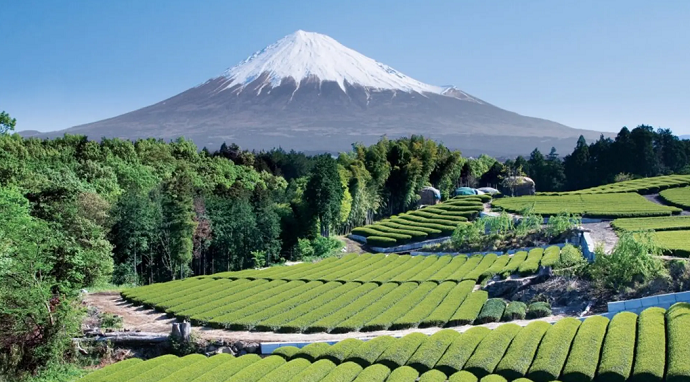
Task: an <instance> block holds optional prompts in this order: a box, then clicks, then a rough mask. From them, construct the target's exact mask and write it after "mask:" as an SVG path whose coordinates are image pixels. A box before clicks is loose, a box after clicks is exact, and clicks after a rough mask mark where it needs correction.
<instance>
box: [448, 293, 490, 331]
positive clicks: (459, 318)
mask: <svg viewBox="0 0 690 382" xmlns="http://www.w3.org/2000/svg"><path fill="white" fill-rule="evenodd" d="M488 298H489V294H488V293H487V292H486V291H483V290H479V291H476V292H473V293H471V294H470V295H469V296H468V297H467V298H466V299H465V301H463V303H462V305H460V308H458V310H457V311H456V312H455V314H453V316H452V317H451V319H450V321H448V324H447V325H448V326H459V325H467V324H471V323H473V322H474V320H476V319H477V316H478V315H479V312H480V311H481V310H482V307H483V306H484V303H485V302H486V300H487V299H488Z"/></svg>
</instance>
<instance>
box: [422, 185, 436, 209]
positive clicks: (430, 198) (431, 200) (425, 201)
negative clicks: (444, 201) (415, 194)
mask: <svg viewBox="0 0 690 382" xmlns="http://www.w3.org/2000/svg"><path fill="white" fill-rule="evenodd" d="M440 201H441V191H439V190H438V189H436V188H433V187H424V188H422V190H421V191H419V204H420V205H429V206H430V205H434V204H437V203H438V202H440Z"/></svg>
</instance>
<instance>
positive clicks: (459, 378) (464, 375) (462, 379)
mask: <svg viewBox="0 0 690 382" xmlns="http://www.w3.org/2000/svg"><path fill="white" fill-rule="evenodd" d="M477 381H479V378H477V377H476V376H475V375H474V374H472V373H470V372H469V371H464V370H463V371H458V372H457V373H455V374H453V375H451V376H450V378H448V382H477Z"/></svg>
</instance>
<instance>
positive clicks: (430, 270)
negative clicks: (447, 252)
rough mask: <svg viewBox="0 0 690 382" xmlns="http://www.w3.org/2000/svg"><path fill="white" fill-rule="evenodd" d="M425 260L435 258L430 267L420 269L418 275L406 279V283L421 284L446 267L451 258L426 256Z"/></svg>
mask: <svg viewBox="0 0 690 382" xmlns="http://www.w3.org/2000/svg"><path fill="white" fill-rule="evenodd" d="M427 258H435V259H436V261H434V262H433V264H432V265H431V266H428V267H426V268H424V269H422V270H421V271H420V272H419V273H417V274H415V275H414V276H412V277H408V279H407V280H406V281H416V282H419V283H421V282H423V281H427V280H429V279H430V278H431V277H432V276H434V275H436V274H437V273H439V272H440V271H441V270H443V269H444V268H446V267H448V266H449V264H450V262H451V260H452V259H453V256H427Z"/></svg>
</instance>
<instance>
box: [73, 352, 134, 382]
mask: <svg viewBox="0 0 690 382" xmlns="http://www.w3.org/2000/svg"><path fill="white" fill-rule="evenodd" d="M143 362H144V360H142V359H141V358H129V359H126V360H124V361H120V362H117V363H114V364H112V365H109V366H106V367H104V368H102V369H98V370H96V371H94V372H92V373H90V374H88V375H87V376H85V377H84V378H81V379H80V380H79V382H97V381H100V380H103V379H105V378H106V377H109V376H111V375H113V374H115V373H117V372H120V371H122V370H125V369H127V368H130V367H133V366H135V365H137V364H140V363H143Z"/></svg>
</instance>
